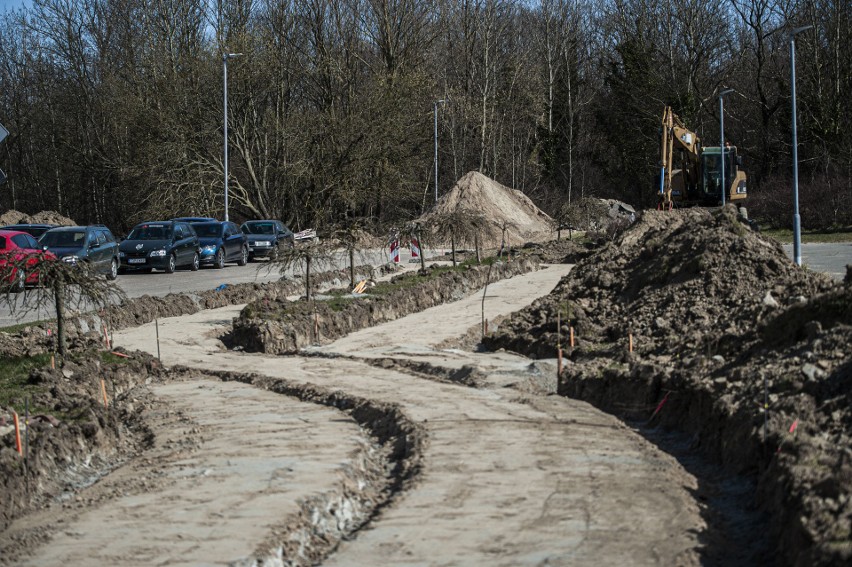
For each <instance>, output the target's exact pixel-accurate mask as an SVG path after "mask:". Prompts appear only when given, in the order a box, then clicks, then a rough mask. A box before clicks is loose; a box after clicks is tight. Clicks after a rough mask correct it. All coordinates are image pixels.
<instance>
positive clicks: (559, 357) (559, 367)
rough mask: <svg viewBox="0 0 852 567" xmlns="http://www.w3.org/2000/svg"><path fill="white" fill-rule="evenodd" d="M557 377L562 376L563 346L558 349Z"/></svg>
mask: <svg viewBox="0 0 852 567" xmlns="http://www.w3.org/2000/svg"><path fill="white" fill-rule="evenodd" d="M556 359H557V363H556V378H557V379H558V378H559V377H560V376H562V347H559V348H558V349H556Z"/></svg>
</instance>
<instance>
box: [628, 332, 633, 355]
mask: <svg viewBox="0 0 852 567" xmlns="http://www.w3.org/2000/svg"><path fill="white" fill-rule="evenodd" d="M627 337H628V347H627V350H628V351H629V352H633V333H628V334H627Z"/></svg>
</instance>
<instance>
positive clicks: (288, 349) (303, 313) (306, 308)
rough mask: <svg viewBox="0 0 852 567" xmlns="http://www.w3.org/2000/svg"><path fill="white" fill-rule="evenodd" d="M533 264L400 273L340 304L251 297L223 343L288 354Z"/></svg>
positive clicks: (458, 296)
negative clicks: (378, 290)
mask: <svg viewBox="0 0 852 567" xmlns="http://www.w3.org/2000/svg"><path fill="white" fill-rule="evenodd" d="M538 267H539V264H538V262H535V261H533V260H530V259H526V258H522V259H515V260H513V261H510V262H505V263H504V262H499V263H495V264H494V265H493V266H492V267H489V266H468V267H467V268H466V269H463V270H461V271H450V272H446V273H442V274H439V275H438V276H437V277H426V278H422V277H421V276H420V275H419V274H416V273H409V274H403V275H400V276H397V277H396V278H394V279H393V280H391V284H394V283H397V284H399V286H398V289H396V290H394V291H392V292H390V293H386V294H383V295H372V296H371V295H370V293H369V290H368V292H367V294H365V295H364V296H361V297H358V298H352V299H351V300H349V301H347V302H346V303H345V304H344V305H342V306H340V307H338V306H335V305H331V304H329V302H324V301H315V302H313V304H304V303H299V304H296V303H293V302H289V301H287V300H286V299H284V298H279V299H278V300H262V301H256V302H253V303H251V304H249V305H247V306H246V308H245V309H244V310H243V312H242V313H241V314H240V318H239V319H237V320H235V321H234V326H233V332H232V334H231V336H230V338H229V342H230V343H231V344H232V345H236V346H239V347H241V348H243V349H245V350H246V351H249V352H265V353H268V354H293V353H296V352H298V351H299V350H300V349H301V348H303V347H306V346H308V345H311V344H325V343H328V342H331V341H333V340H334V339H337V338H340V337H342V336H345V335H347V334H349V333H351V332H353V331H357V330H359V329H364V328H367V327H372V326H374V325H378V324H380V323H384V322H386V321H393V320H395V319H398V318H400V317H404V316H405V315H408V314H410V313H415V312H418V311H423V310H424V309H427V308H429V307H432V306H434V305H440V304H442V303H447V302H450V301H455V300H458V299H461V298H462V297H465V296H466V295H468V294H470V293H471V292H473V291H474V290H476V289H479V288H481V287H483V286H485V285H486V283H487V282H488V281H497V280H501V279H503V278H508V277H512V276H514V275H517V274H523V273H527V272H530V271H533V270H536V269H538ZM438 269H439V270H440V268H438ZM420 280H422V281H420Z"/></svg>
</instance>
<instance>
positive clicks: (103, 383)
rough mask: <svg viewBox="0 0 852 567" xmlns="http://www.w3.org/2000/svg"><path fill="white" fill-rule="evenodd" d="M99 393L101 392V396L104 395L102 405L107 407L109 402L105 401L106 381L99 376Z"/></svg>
mask: <svg viewBox="0 0 852 567" xmlns="http://www.w3.org/2000/svg"><path fill="white" fill-rule="evenodd" d="M101 394H103V396H104V407H105V408H106V407H109V404H108V403H107V395H106V382H104V379H103V378H101Z"/></svg>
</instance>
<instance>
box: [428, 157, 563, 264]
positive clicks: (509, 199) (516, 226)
mask: <svg viewBox="0 0 852 567" xmlns="http://www.w3.org/2000/svg"><path fill="white" fill-rule="evenodd" d="M457 210H460V211H466V212H470V213H475V214H480V215H482V216H484V217H485V220H486V222H487V228H486V229H485V230H484V231H483V233H482V235H481V237H480V238H481V239H482V245H483V246H484V247H487V248H496V247H498V246H500V243H501V238H502V234H503V233H502V227H503V226H508V231H507V238H508V239H509V241H510V243H511V244H512V245H513V246H517V245H520V244H523V243H525V242H541V241H544V240H549V239H551V238H553V236H552V235H553V228H552V222H553V221H552V219H551V218H550V217H549V216H548V215H547V214H545V213H544V212H543V211H541V210H540V209H539V208H538V207H536V206H535V204H534V203H533V202H532V201H531V200H530V199H529V198H528V197H527V196H526V195H524V194H523V193H521V192H520V191H518V190H516V189H510V188H509V187H506V186H505V185H501V184H500V183H497V182H496V181H494V180H493V179H490V178H488V177H486V176H485V175H483V174H481V173H479V172H477V171H471V172H469V173H467V174H466V175H464V176H463V177H462V178H461V179H459V180H458V182H457V183H456V184H455V186H454V187H453V188H452V190H450V192H449V193H447V194H446V195H444V196H443V197H442V198H441V199H440V200H439V201H438V204H437V205H436V206H435V208H434V209H432V210H431V211H429V212H428V213H426V214H425V215H423V216H422V217H421V218H420V219H418V221H419V222H421V223H422V224H424V225H428V224H430V222H431V221H432V220H433V219H434V218H435V217H437V216H439V215H443V214H446V213H449V212H451V211H457Z"/></svg>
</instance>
